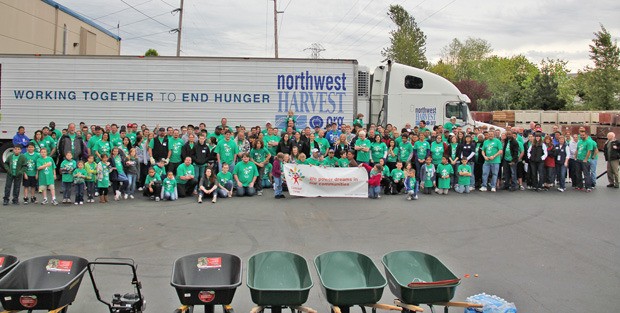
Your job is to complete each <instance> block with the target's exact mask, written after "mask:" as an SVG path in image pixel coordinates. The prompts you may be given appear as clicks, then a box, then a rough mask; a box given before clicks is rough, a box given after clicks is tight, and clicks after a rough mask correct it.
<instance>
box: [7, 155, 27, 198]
mask: <svg viewBox="0 0 620 313" xmlns="http://www.w3.org/2000/svg"><path fill="white" fill-rule="evenodd" d="M21 152H22V146H21V144H19V145H15V147H14V148H13V154H11V155H9V157H8V158H6V161H5V162H4V169H5V170H6V184H5V185H4V205H8V204H9V196H10V195H11V188H12V189H13V204H19V189H20V186H21V183H22V178H23V177H24V172H26V157H25V156H24V155H23V154H21Z"/></svg>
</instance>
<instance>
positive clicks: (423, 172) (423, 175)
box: [420, 156, 437, 195]
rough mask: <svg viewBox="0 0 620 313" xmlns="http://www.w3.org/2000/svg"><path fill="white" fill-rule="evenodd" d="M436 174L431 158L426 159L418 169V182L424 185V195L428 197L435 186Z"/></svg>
mask: <svg viewBox="0 0 620 313" xmlns="http://www.w3.org/2000/svg"><path fill="white" fill-rule="evenodd" d="M436 174H437V173H436V170H435V165H434V164H433V158H432V157H431V156H428V157H426V162H425V163H424V165H422V166H421V167H420V180H421V181H422V183H423V184H424V194H426V195H430V194H431V191H432V190H433V188H435V186H437V184H436V183H435V177H436Z"/></svg>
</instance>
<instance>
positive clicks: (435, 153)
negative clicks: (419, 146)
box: [431, 141, 444, 165]
mask: <svg viewBox="0 0 620 313" xmlns="http://www.w3.org/2000/svg"><path fill="white" fill-rule="evenodd" d="M443 152H444V146H443V142H437V141H433V143H432V144H431V157H432V158H433V164H435V165H438V164H439V163H441V158H442V157H443Z"/></svg>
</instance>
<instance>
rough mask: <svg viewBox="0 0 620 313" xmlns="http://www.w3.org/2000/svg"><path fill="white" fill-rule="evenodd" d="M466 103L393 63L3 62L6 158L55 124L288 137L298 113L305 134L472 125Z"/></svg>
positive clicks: (446, 86) (22, 58) (14, 58)
mask: <svg viewBox="0 0 620 313" xmlns="http://www.w3.org/2000/svg"><path fill="white" fill-rule="evenodd" d="M468 102H469V98H468V97H467V96H466V95H464V94H462V93H461V92H460V91H459V90H458V89H457V88H456V87H455V86H454V85H453V84H452V83H450V82H449V81H448V80H446V79H444V78H442V77H440V76H438V75H435V74H433V73H430V72H427V71H424V70H421V69H417V68H413V67H409V66H405V65H401V64H396V63H392V62H387V64H384V65H380V66H378V67H377V68H376V69H374V71H372V72H371V71H369V69H368V68H366V67H363V66H359V65H358V63H357V61H355V60H321V59H318V60H316V59H269V58H222V57H217V58H216V57H148V58H145V57H137V56H57V55H56V56H52V55H3V54H0V143H1V144H2V145H1V147H0V155H2V157H3V160H4V159H5V158H6V156H7V155H8V153H10V150H11V147H12V142H11V139H12V138H13V136H14V135H15V133H16V131H17V128H18V127H19V126H24V127H25V128H26V134H27V135H28V136H29V137H32V136H33V133H34V131H35V130H36V129H40V128H41V127H43V126H46V125H48V124H49V122H50V121H54V122H55V123H56V125H57V127H58V128H65V127H66V125H68V124H69V123H72V122H73V123H77V122H82V121H83V122H85V123H86V124H87V125H92V124H96V125H106V124H109V123H117V124H119V125H120V124H124V123H129V122H131V123H137V124H143V123H144V124H146V125H149V127H152V126H154V125H156V124H159V125H163V126H175V127H179V126H181V125H185V124H188V123H193V124H197V123H199V122H205V123H206V124H207V127H208V128H209V129H213V128H214V127H215V126H216V125H219V123H220V119H221V118H222V117H226V118H227V119H228V122H229V124H230V125H239V124H241V125H245V126H255V125H261V126H263V125H265V123H266V122H267V121H270V122H272V123H274V124H275V125H276V126H277V127H279V128H282V127H283V126H284V123H285V120H286V115H287V112H288V111H289V110H292V111H293V112H294V114H295V115H296V116H297V126H298V127H302V128H303V127H305V126H310V127H312V128H314V127H316V126H319V127H324V126H325V125H326V124H331V123H337V124H339V125H341V124H343V123H348V124H350V123H352V121H353V118H354V116H355V115H356V114H357V113H363V114H364V119H365V122H366V123H369V122H370V123H378V124H383V125H385V124H387V123H390V124H392V125H395V126H397V127H403V126H404V125H405V124H406V123H411V124H412V125H416V124H418V123H419V121H420V120H425V121H426V122H427V124H429V125H435V124H443V123H444V122H445V121H447V120H448V119H449V118H450V117H451V116H456V117H457V121H458V123H460V124H462V125H474V123H475V122H474V121H473V120H472V118H471V114H470V112H469V110H468V107H467V103H468Z"/></svg>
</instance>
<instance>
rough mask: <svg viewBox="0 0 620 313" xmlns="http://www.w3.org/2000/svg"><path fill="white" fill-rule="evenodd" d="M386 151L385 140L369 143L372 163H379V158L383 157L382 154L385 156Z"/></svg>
mask: <svg viewBox="0 0 620 313" xmlns="http://www.w3.org/2000/svg"><path fill="white" fill-rule="evenodd" d="M386 151H387V146H386V145H385V142H373V143H371V144H370V152H371V153H370V156H371V158H372V161H373V162H374V163H379V160H381V159H383V156H385V152H386Z"/></svg>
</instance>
